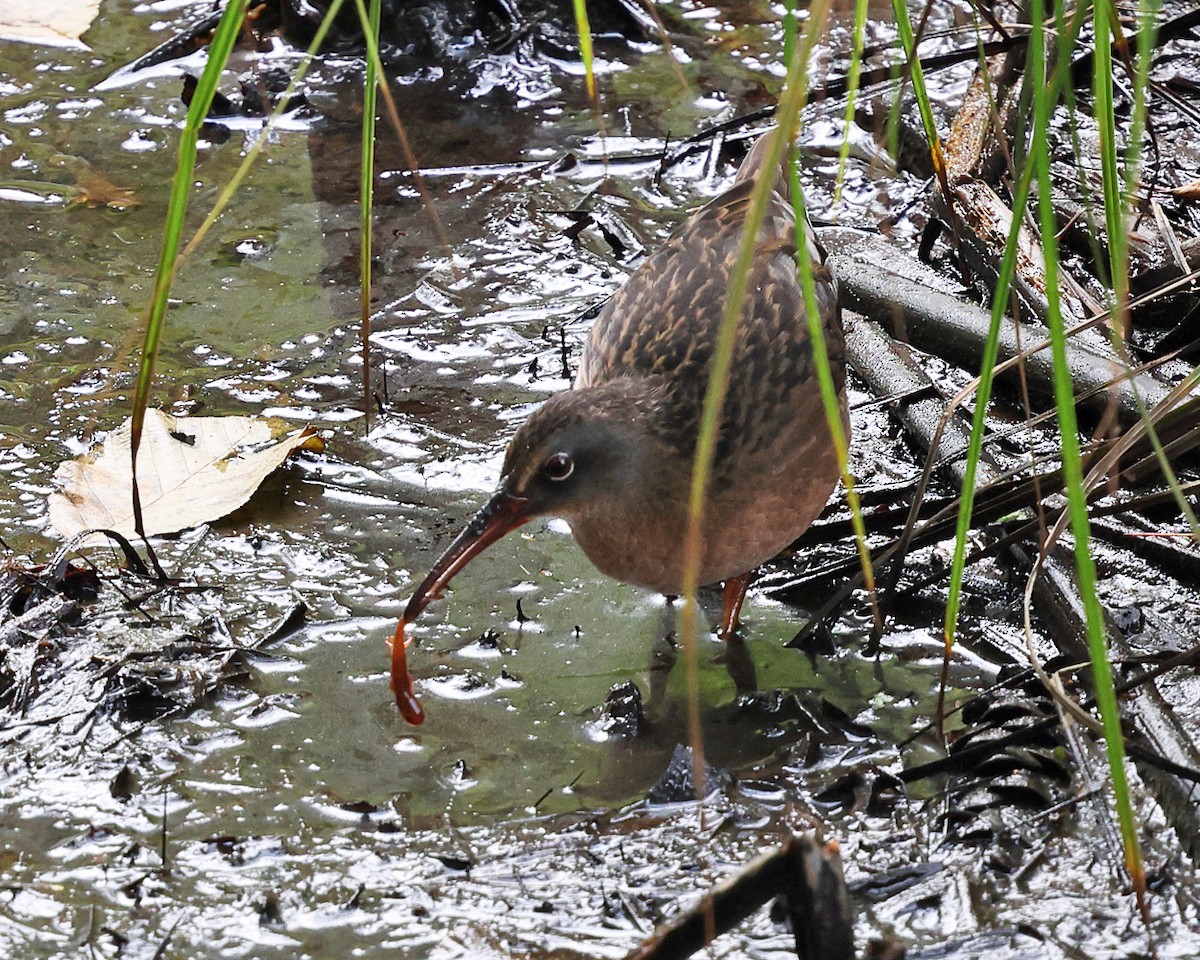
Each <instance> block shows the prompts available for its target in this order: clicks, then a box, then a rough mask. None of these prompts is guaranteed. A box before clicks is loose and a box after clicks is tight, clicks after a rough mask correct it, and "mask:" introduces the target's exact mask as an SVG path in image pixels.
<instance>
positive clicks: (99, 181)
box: [70, 169, 141, 210]
mask: <svg viewBox="0 0 1200 960" xmlns="http://www.w3.org/2000/svg"><path fill="white" fill-rule="evenodd" d="M77 204H83V205H85V206H89V207H108V208H109V209H110V210H128V209H130V208H131V207H137V206H140V205H141V202H140V201H139V200H138V198H137V196H136V195H135V194H134V192H133V191H132V190H130V189H128V188H126V187H118V186H117V185H116V184H115V183H113V182H112V181H111V180H108V179H106V178H105V177H104V176H102V175H101V174H99V173H97V172H96V171H95V170H92V169H88V170H84V171H81V172H80V175H79V178H78V179H77V180H76V181H75V195H74V196H73V197H72V198H71V202H70V206H75V205H77Z"/></svg>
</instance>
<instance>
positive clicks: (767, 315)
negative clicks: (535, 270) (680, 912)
mask: <svg viewBox="0 0 1200 960" xmlns="http://www.w3.org/2000/svg"><path fill="white" fill-rule="evenodd" d="M773 135H774V134H772V136H773ZM767 140H768V137H761V138H760V139H759V141H758V142H757V143H756V144H755V145H754V147H753V148H752V149H751V151H750V153H749V154H748V155H747V156H746V159H745V161H744V162H743V163H742V165H741V168H740V169H739V170H738V173H737V177H736V179H735V181H734V183H733V185H732V186H731V187H730V188H729V189H728V190H727V191H725V192H724V193H723V194H721V195H720V196H718V197H716V198H715V199H714V200H712V201H711V202H710V203H708V204H707V205H705V206H704V207H702V208H701V209H700V210H699V211H697V212H696V213H695V214H693V215H692V216H691V218H690V219H689V220H688V221H687V223H686V224H684V226H683V227H682V228H681V229H679V230H678V231H677V232H676V233H675V234H674V235H673V236H672V237H671V238H670V240H669V241H668V242H667V244H666V245H665V246H664V247H663V248H662V249H661V250H659V251H658V252H657V253H655V254H654V255H653V256H651V257H650V258H649V259H648V260H646V261H645V263H643V264H642V265H641V266H640V267H639V268H638V269H637V270H636V271H635V272H634V273H633V275H632V276H631V277H630V278H629V279H628V280H627V281H626V282H625V284H624V286H622V287H621V288H620V289H619V290H618V291H617V292H616V293H615V294H614V295H613V296H612V298H611V299H609V300H608V302H607V303H606V304H605V305H604V307H603V309H602V310H601V311H600V314H599V315H598V316H597V318H596V321H595V323H594V324H593V326H592V329H591V334H590V336H589V337H588V340H587V344H586V346H585V347H584V349H583V355H582V357H581V359H580V365H579V375H578V377H577V379H576V382H575V386H574V388H573V389H571V390H568V391H566V392H564V393H560V394H558V395H556V396H554V397H552V398H550V399H549V400H548V401H546V403H544V404H543V405H542V406H541V407H539V408H538V409H537V410H535V411H534V412H533V414H532V415H531V416H530V417H529V419H528V420H526V421H525V423H524V424H522V426H521V427H520V429H518V430H517V433H516V435H515V436H514V437H513V439H512V442H511V443H510V444H509V446H508V453H507V455H506V456H505V458H504V467H503V470H502V475H501V478H500V483H499V488H498V489H497V491H496V493H495V494H494V495H493V496H492V498H491V500H489V501H488V503H487V504H486V505H485V506H484V507H483V509H482V510H480V511H479V513H478V514H476V516H475V518H474V519H473V520H472V521H471V522H470V523H469V524H468V525H467V527H466V529H465V530H463V531H462V533H460V534H459V535H458V538H457V539H456V540H455V541H454V542H453V543H452V544H451V545H450V547H449V548H448V549H447V550H446V552H445V553H444V554H442V557H441V559H439V560H438V562H437V563H436V564H435V565H434V567H433V570H432V571H430V573H429V575H428V576H427V577H426V578H425V579H424V580H423V581H421V584H420V585H419V586H418V587H417V589H416V592H415V593H414V594H413V597H412V599H411V600H410V601H409V604H408V607H407V608H406V609H405V611H404V619H403V620H402V621H401V624H400V627H398V628H397V632H396V638H395V640H394V641H393V643H394V644H395V645H397V646H396V647H394V648H393V656H394V658H395V660H394V664H393V666H394V669H393V679H392V684H393V688H394V690H395V691H396V694H397V702H398V703H399V704H400V706H401V710H402V711H404V712H405V716H406V717H408V718H409V719H410V720H417V721H418V722H419V719H420V715H419V705H417V704H416V700H415V698H414V697H413V696H412V686H411V681H410V680H409V679H408V678H407V672H406V671H405V670H404V669H403V644H404V640H403V627H404V624H405V623H408V622H411V621H412V620H413V619H414V618H415V617H417V616H418V615H419V614H420V613H421V611H422V610H423V609H424V608H425V607H426V605H427V604H428V603H429V602H430V600H432V599H433V598H434V597H436V596H437V595H438V592H439V591H440V590H441V589H442V588H443V587H445V586H446V585H447V584H448V583H449V582H450V580H451V578H452V577H453V576H454V575H455V574H456V573H458V571H459V570H461V569H462V568H463V567H464V566H465V565H466V564H467V563H468V562H469V561H470V560H471V559H472V558H473V557H475V556H477V555H478V554H479V553H481V552H482V551H483V550H484V549H485V548H486V547H487V546H488V545H490V544H492V543H494V542H495V541H496V540H498V539H499V538H500V537H502V536H504V535H505V534H506V533H508V532H509V531H511V530H514V529H516V528H517V527H519V526H521V525H522V524H524V523H526V522H528V521H530V520H532V519H533V518H535V517H542V516H558V517H562V518H564V519H565V520H566V521H567V522H568V524H570V527H571V532H572V533H573V534H574V536H575V540H576V541H577V542H578V543H579V546H580V547H582V548H583V552H584V553H586V554H587V556H588V558H589V559H590V560H591V561H592V563H594V564H595V565H596V567H598V568H599V569H600V571H601V572H603V573H605V574H607V575H608V576H611V577H614V578H616V579H618V580H624V581H626V582H628V583H633V584H636V585H638V586H642V587H646V588H648V589H650V590H656V591H658V592H660V593H664V594H668V595H672V594H678V593H680V591H681V588H682V584H683V569H682V556H683V541H684V537H685V534H686V530H687V526H688V520H687V505H688V496H689V491H690V485H691V476H692V460H693V457H694V455H695V451H696V436H697V432H698V429H699V421H700V412H701V407H702V404H703V399H704V393H705V389H706V387H707V383H708V371H709V366H710V358H711V356H712V353H713V347H714V338H715V336H716V333H717V330H718V328H719V326H720V323H721V316H722V311H723V309H724V300H725V296H726V292H727V291H728V289H729V286H730V275H731V272H732V270H733V268H734V264H735V262H736V260H737V256H738V245H739V243H740V240H741V234H742V228H743V224H744V222H745V218H746V214H747V211H748V209H749V205H750V195H751V191H752V190H753V188H754V184H755V182H756V181H757V179H758V178H759V177H762V176H770V177H773V178H774V181H775V182H774V192H773V194H772V196H771V199H770V204H769V207H768V210H767V215H766V217H765V219H764V222H763V225H762V227H761V231H760V237H759V243H758V247H757V250H756V251H755V255H754V260H753V267H752V274H751V278H750V283H749V285H748V287H747V294H746V297H745V300H744V302H743V305H742V311H741V319H740V321H739V323H738V327H737V333H736V341H735V346H734V353H733V368H732V375H731V378H730V382H729V388H728V393H727V396H726V399H725V403H724V407H723V409H722V415H721V421H720V434H719V437H718V443H717V448H716V454H715V459H714V463H713V472H712V479H711V482H710V484H709V487H708V494H707V502H706V505H705V510H704V525H703V528H702V534H703V551H702V561H701V567H700V575H699V578H698V582H700V583H715V582H717V581H722V580H723V581H725V614H724V618H723V621H724V622H723V629H722V633H723V635H724V636H726V637H729V636H730V635H731V633H732V630H733V629H734V628H735V626H736V624H737V617H738V613H739V611H740V608H741V602H742V599H743V598H744V596H745V591H746V586H747V584H748V583H749V578H750V574H751V572H752V571H753V570H754V568H755V567H756V566H758V565H759V564H761V563H763V562H764V561H766V560H768V559H770V558H771V557H773V556H774V555H775V554H777V553H778V552H779V551H781V550H783V549H784V548H785V547H786V546H788V544H790V543H792V542H793V541H794V540H795V539H796V538H797V537H799V536H800V535H801V534H802V533H804V531H805V530H807V529H808V526H809V524H811V523H812V521H813V519H814V518H815V517H816V516H817V514H818V513H819V512H820V510H821V508H822V507H823V506H824V505H825V502H826V500H827V499H828V498H829V495H830V493H832V491H833V488H834V486H835V485H836V484H837V480H838V465H837V458H836V454H835V450H834V444H833V441H832V438H831V436H830V432H829V427H828V424H827V422H826V419H825V412H824V408H823V406H822V403H821V396H820V388H819V385H818V381H817V375H816V371H815V369H814V365H813V353H812V344H811V342H810V340H809V334H808V327H807V323H806V321H805V314H804V305H803V295H802V292H801V288H800V283H799V277H798V273H797V265H796V259H795V258H796V235H795V217H794V214H793V208H792V204H791V200H790V198H789V186H788V176H787V174H786V168H781V169H776V170H763V169H762V166H763V159H764V157H765V155H766V152H767V149H766V144H767ZM811 235H812V232H811V230H810V231H809V236H811ZM805 255H807V256H809V257H811V258H812V261H813V268H814V273H815V277H816V293H817V305H818V309H819V311H820V319H821V326H822V329H823V330H824V333H825V343H826V346H827V348H828V352H829V357H830V360H831V363H832V367H833V375H834V382H835V384H836V386H837V390H838V395H839V398H840V400H841V406H842V417H843V420H845V419H846V405H845V404H846V400H845V386H844V381H845V356H844V346H843V334H842V326H841V315H840V312H839V309H838V302H837V289H836V287H835V285H834V280H833V277H832V276H831V275H830V273H829V271H828V270H827V269H826V267H825V266H824V263H823V259H824V258H823V256H822V253H821V251H820V250H819V248H818V247H817V246H816V245H815V243H814V242H811V241H810V247H809V250H808V251H806V254H805ZM396 661H399V667H397V664H396ZM398 671H399V672H400V673H402V674H403V678H402V679H401V678H398V677H397V672H398ZM402 688H403V689H402ZM406 700H407V702H408V705H409V708H410V709H407V710H406ZM410 711H411V712H412V713H413V714H415V715H410Z"/></svg>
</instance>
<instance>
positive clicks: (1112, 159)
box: [1092, 0, 1129, 335]
mask: <svg viewBox="0 0 1200 960" xmlns="http://www.w3.org/2000/svg"><path fill="white" fill-rule="evenodd" d="M1110 2H1111V0H1096V2H1095V3H1094V4H1093V5H1092V26H1093V29H1094V31H1095V37H1094V41H1093V42H1094V43H1095V47H1096V55H1095V57H1094V58H1093V61H1092V62H1093V63H1094V64H1095V73H1094V74H1093V79H1092V116H1093V117H1094V118H1095V121H1096V127H1097V131H1098V133H1099V136H1100V173H1101V178H1102V183H1103V186H1104V226H1105V232H1106V233H1107V234H1108V270H1109V278H1110V280H1111V282H1112V285H1113V293H1114V295H1115V298H1116V307H1117V309H1116V310H1114V312H1113V318H1114V320H1115V323H1114V324H1113V326H1114V329H1116V330H1117V331H1118V332H1120V333H1121V334H1122V335H1123V334H1124V331H1125V329H1126V321H1127V317H1126V310H1127V308H1128V304H1129V274H1128V271H1127V270H1126V269H1125V266H1126V264H1127V263H1128V257H1129V249H1128V244H1127V242H1126V240H1125V230H1124V226H1123V220H1124V217H1123V215H1122V214H1123V212H1124V205H1123V204H1122V202H1121V175H1120V173H1119V171H1118V170H1117V132H1116V116H1115V114H1114V112H1113V79H1112V68H1113V64H1112V44H1111V40H1110V38H1111V36H1112V21H1111V15H1112V9H1111V7H1110V6H1109V4H1110Z"/></svg>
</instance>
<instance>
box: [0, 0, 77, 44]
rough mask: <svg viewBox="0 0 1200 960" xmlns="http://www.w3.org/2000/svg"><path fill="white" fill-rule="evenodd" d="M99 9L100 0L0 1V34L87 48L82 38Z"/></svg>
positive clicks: (9, 38) (12, 37)
mask: <svg viewBox="0 0 1200 960" xmlns="http://www.w3.org/2000/svg"><path fill="white" fill-rule="evenodd" d="M99 11H100V0H38V2H37V3H21V4H18V3H5V4H0V37H2V38H4V39H5V40H23V41H25V42H26V43H40V44H45V45H47V46H54V47H76V48H85V45H84V44H83V43H82V42H80V40H79V38H80V37H81V36H83V34H84V33H85V32H86V30H87V28H88V27H90V26H91V25H92V21H93V20H94V19H95V18H96V14H97V13H99Z"/></svg>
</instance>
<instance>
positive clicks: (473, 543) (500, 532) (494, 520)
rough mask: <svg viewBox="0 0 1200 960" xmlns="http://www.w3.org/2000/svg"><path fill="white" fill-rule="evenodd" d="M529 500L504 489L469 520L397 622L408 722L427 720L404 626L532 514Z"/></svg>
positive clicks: (395, 643) (396, 685)
mask: <svg viewBox="0 0 1200 960" xmlns="http://www.w3.org/2000/svg"><path fill="white" fill-rule="evenodd" d="M528 507H529V500H528V499H527V498H526V497H518V496H514V495H513V494H511V493H509V492H508V491H507V490H504V489H501V490H500V491H499V492H498V493H497V494H496V495H495V496H493V497H492V499H491V500H489V501H488V502H487V504H486V505H485V506H484V508H483V509H482V510H480V511H479V512H478V513H477V514H475V517H474V518H473V519H472V520H471V522H470V523H468V524H467V527H466V529H465V530H463V532H462V533H460V534H459V535H458V537H457V538H455V540H454V542H453V543H452V544H450V546H449V548H448V549H447V550H446V552H445V553H443V554H442V555H441V557H440V558H439V559H438V562H437V563H435V564H434V565H433V569H432V570H430V571H429V575H428V576H427V577H426V578H425V579H424V580H422V581H421V583H420V585H419V586H418V587H417V590H416V592H415V593H414V594H413V596H412V599H411V600H409V601H408V606H407V607H405V608H404V616H403V617H402V618H401V619H400V622H399V623H398V624H396V632H395V635H394V636H393V637H392V640H391V647H392V693H393V694H395V696H396V706H397V707H398V708H399V710H400V715H401V716H403V717H404V719H405V720H407V721H408V722H409V723H412V724H419V723H422V722H423V721H424V720H425V711H424V709H422V707H421V703H420V701H419V700H418V699H417V695H416V692H415V690H414V688H413V680H412V676H411V675H410V674H409V672H408V656H407V649H408V639H407V638H406V637H405V636H404V628H405V627H406V626H407V625H408V624H410V623H412V622H413V620H415V619H416V618H417V617H419V616H420V615H421V611H422V610H424V609H425V608H426V607H427V606H429V603H430V601H432V600H433V599H434V598H436V597H437V595H438V594H439V593H441V591H442V588H443V587H445V586H446V585H447V584H449V583H450V581H451V580H453V579H454V575H455V574H456V573H458V571H459V570H461V569H462V568H463V567H465V566H466V565H467V564H468V563H470V562H471V560H472V559H473V558H474V557H476V556H478V555H479V554H481V553H483V551H484V550H486V549H487V548H488V547H489V546H491V545H492V544H493V543H495V542H496V541H497V540H499V539H500V538H501V537H502V536H504V535H505V534H506V533H508V532H510V531H512V530H515V529H517V527H519V526H521V525H522V524H524V523H528V522H529V521H530V520H532V519H533V518H532V517H531V516H530V515H529V513H528V512H527V509H528Z"/></svg>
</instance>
